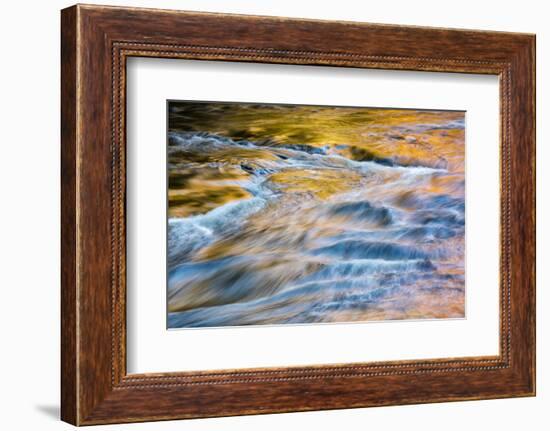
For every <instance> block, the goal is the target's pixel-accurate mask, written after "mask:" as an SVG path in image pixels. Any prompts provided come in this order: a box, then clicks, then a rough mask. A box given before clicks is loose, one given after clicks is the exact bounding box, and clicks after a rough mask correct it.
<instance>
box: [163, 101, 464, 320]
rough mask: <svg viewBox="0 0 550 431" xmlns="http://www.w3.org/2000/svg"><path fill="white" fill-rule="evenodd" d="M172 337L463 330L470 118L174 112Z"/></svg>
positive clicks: (369, 112) (198, 106) (302, 109)
mask: <svg viewBox="0 0 550 431" xmlns="http://www.w3.org/2000/svg"><path fill="white" fill-rule="evenodd" d="M168 175H169V191H168V198H169V201H168V202H169V210H168V287H167V288H168V327H170V328H185V327H212V326H236V325H239V326H240V325H260V324H285V323H320V322H322V323H327V322H354V321H355V322H356V321H371V320H396V319H433V318H458V317H464V293H465V289H464V222H465V220H464V216H465V207H464V205H465V202H464V186H465V184H464V113H463V112H458V111H457V112H455V111H421V110H400V109H374V108H342V107H319V106H291V105H259V104H226V103H197V102H170V105H169V133H168Z"/></svg>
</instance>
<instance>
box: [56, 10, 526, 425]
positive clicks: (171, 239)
mask: <svg viewBox="0 0 550 431" xmlns="http://www.w3.org/2000/svg"><path fill="white" fill-rule="evenodd" d="M61 17H62V26H61V49H62V64H61V71H62V94H61V110H62V112H61V117H62V152H61V162H62V184H61V191H62V197H61V199H62V286H61V287H62V328H61V329H62V337H61V339H62V345H61V351H62V364H61V365H62V373H61V374H62V382H61V386H62V390H61V393H62V399H61V415H62V419H63V420H65V421H67V422H69V423H72V424H75V425H92V424H105V423H118V422H138V421H153V420H167V419H180V418H197V417H213V416H229V415H242V414H259V413H275V412H290V411H307V410H322V409H341V408H354V407H370V406H383V405H395V404H414V403H431V402H442V401H456V400H476V399H491V398H503V397H519V396H534V394H535V108H534V100H535V77H534V73H535V72H534V71H535V37H534V35H530V34H517V33H504V32H487V31H472V30H451V29H440V28H423V27H403V26H391V25H379V24H365V23H353V22H331V21H314V20H297V19H287V18H277V17H256V16H241V15H220V14H212V13H196V12H179V11H168V10H153V9H134V8H119V7H104V6H93V5H77V6H73V7H70V8H68V9H64V10H63V11H62V14H61Z"/></svg>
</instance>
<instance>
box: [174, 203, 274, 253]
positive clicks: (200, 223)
mask: <svg viewBox="0 0 550 431" xmlns="http://www.w3.org/2000/svg"><path fill="white" fill-rule="evenodd" d="M265 204H266V200H265V199H263V198H261V197H253V198H251V199H243V200H238V201H233V202H229V203H227V204H225V205H222V206H219V207H217V208H214V209H213V210H211V211H209V212H208V213H206V214H200V215H196V216H192V217H186V218H170V219H168V250H170V252H171V254H178V253H179V252H181V248H182V247H184V248H186V249H189V250H194V249H196V248H198V247H202V246H204V245H206V244H207V243H209V242H210V241H212V240H213V239H214V238H215V237H216V236H217V235H219V234H220V233H221V232H224V231H225V232H227V231H229V230H234V229H235V228H237V227H239V226H240V225H241V224H242V223H244V222H245V221H246V218H247V217H248V216H250V215H251V214H253V213H255V212H257V211H259V210H261V209H262V208H263V207H264V206H265Z"/></svg>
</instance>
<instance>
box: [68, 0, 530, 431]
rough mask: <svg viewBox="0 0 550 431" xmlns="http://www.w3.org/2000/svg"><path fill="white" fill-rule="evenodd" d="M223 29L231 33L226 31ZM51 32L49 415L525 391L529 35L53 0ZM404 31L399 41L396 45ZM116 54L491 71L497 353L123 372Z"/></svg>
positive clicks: (120, 113)
mask: <svg viewBox="0 0 550 431" xmlns="http://www.w3.org/2000/svg"><path fill="white" fill-rule="evenodd" d="M153 18H154V19H153ZM203 21H208V22H209V23H210V24H213V23H216V24H217V26H218V27H217V28H222V30H220V31H218V33H217V34H212V35H210V36H209V35H205V34H204V33H205V32H200V31H199V30H198V29H197V28H195V27H196V26H197V23H200V24H201V27H202V23H203ZM176 24H178V26H176ZM257 26H263V27H271V29H274V28H275V29H279V30H280V29H282V28H284V29H285V34H290V37H289V38H288V39H290V38H292V39H294V40H287V39H285V38H283V39H284V40H282V41H281V40H279V39H280V38H279V39H278V38H277V37H275V36H274V37H270V36H269V35H266V34H264V35H261V36H253V35H251V34H248V33H247V30H249V29H250V28H254V27H257ZM179 27H184V28H186V29H187V31H185V32H181V31H178V30H177V28H179ZM233 30H240V31H241V34H242V35H241V36H238V37H237V38H236V39H235V37H234V36H233V33H237V32H234V31H233ZM335 30H337V31H338V32H340V33H341V34H342V37H341V38H340V39H339V40H338V41H336V42H330V41H328V40H325V39H326V38H323V37H317V38H316V39H321V41H320V42H319V41H313V40H309V39H308V35H311V34H314V35H317V36H318V35H323V33H329V32H331V33H332V32H334V31H335ZM403 35H405V37H403ZM435 35H437V36H438V38H434V37H431V38H428V39H426V37H427V36H435ZM442 37H443V39H442ZM371 38H376V42H377V43H376V45H373V44H370V43H369V41H370V39H371ZM61 39H62V94H61V98H62V155H61V156H62V400H61V415H62V419H63V420H65V421H67V422H70V423H73V424H76V425H81V424H97V423H112V422H135V421H144V420H160V419H176V418H185V417H207V416H225V415H236V414H253V413H272V412H285V411H305V410H320V409H330V408H350V407H366V406H375V405H389V404H410V403H420V402H439V401H449V400H466V399H480V398H500V397H507V396H527V395H534V382H535V351H534V350H535V333H534V331H535V325H534V318H535V315H534V311H535V310H534V301H535V293H534V271H535V262H534V256H535V244H534V241H535V235H534V229H535V218H534V217H535V212H534V210H535V201H534V199H535V189H534V168H535V165H534V163H535V162H534V156H535V153H534V151H535V148H534V57H535V51H534V46H535V40H534V36H531V35H521V34H509V33H495V32H478V31H466V30H445V29H430V28H421V27H402V26H386V25H373V24H360V23H338V22H330V21H322V22H320V21H306V20H296V19H283V18H273V17H250V16H242V15H219V14H204V13H187V12H178V11H161V10H147V9H132V8H117V7H102V6H80V5H78V6H74V7H72V8H68V9H65V10H64V11H63V12H62V38H61ZM342 40H343V43H341V42H342ZM442 40H443V42H441V41H442ZM220 41H221V42H220ZM495 41H496V42H498V43H497V45H493V46H487V45H488V43H489V42H491V43H494V42H495ZM346 42H347V45H346ZM350 42H355V43H354V44H353V46H354V47H356V48H355V49H354V48H350V49H348V48H349V47H351V46H352V44H351V43H350ZM405 45H407V48H408V50H407V52H410V55H403V54H402V52H401V51H402V49H403V48H404V47H405ZM442 49H446V51H445V52H444V55H442ZM380 50H381V51H382V53H381V52H380ZM384 53H386V55H384ZM128 56H151V57H166V58H192V59H202V60H227V61H252V62H269V63H285V64H311V65H332V66H348V67H369V68H383V69H407V70H427V71H448V72H449V71H450V72H465V73H490V74H497V75H499V76H500V82H501V107H502V109H501V151H502V166H501V179H502V181H501V187H502V193H501V195H502V202H501V208H502V211H501V226H502V232H501V249H502V253H501V257H502V259H501V310H500V312H501V354H500V355H499V356H498V357H487V358H444V359H440V360H427V361H401V362H381V363H368V364H341V365H330V366H309V367H288V368H269V369H253V370H249V369H247V370H225V371H206V372H199V373H193V372H186V373H169V374H168V373H166V374H165V373H161V374H142V375H126V367H125V354H126V352H125V293H126V292H125V266H124V265H125V231H124V229H125V212H124V211H125V207H124V202H125V158H124V157H125V91H126V89H125V84H126V82H125V63H126V58H127V57H128ZM92 77H93V78H94V80H93V81H92V80H91V78H92ZM94 199H95V200H94ZM520 212H521V213H522V214H530V215H531V216H530V217H527V218H525V217H520V216H519V213H520ZM512 238H513V239H514V240H512ZM250 391H255V393H256V396H255V397H254V399H253V400H251V399H249V398H250V397H247V395H249V394H250ZM304 392H308V393H309V396H308V397H307V399H304V397H303V396H302V394H303V393H304Z"/></svg>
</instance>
